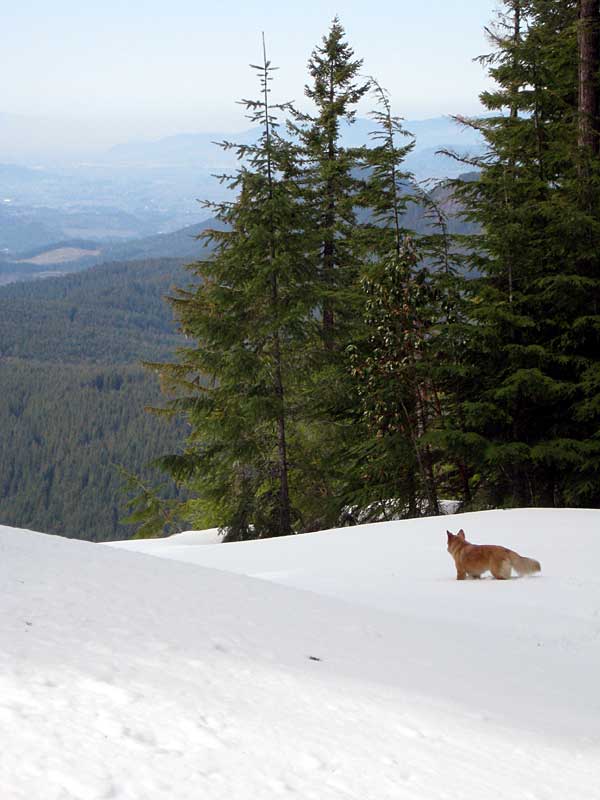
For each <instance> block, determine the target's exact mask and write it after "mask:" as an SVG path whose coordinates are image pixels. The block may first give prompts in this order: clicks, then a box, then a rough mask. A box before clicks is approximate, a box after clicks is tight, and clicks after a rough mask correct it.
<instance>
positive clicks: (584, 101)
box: [577, 0, 600, 158]
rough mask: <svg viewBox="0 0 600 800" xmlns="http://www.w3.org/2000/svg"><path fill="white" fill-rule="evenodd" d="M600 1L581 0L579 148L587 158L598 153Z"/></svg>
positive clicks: (599, 141) (578, 35) (578, 37)
mask: <svg viewBox="0 0 600 800" xmlns="http://www.w3.org/2000/svg"><path fill="white" fill-rule="evenodd" d="M599 24H600V7H599V4H598V0H579V28H578V31H577V42H578V47H579V147H580V148H581V149H582V150H583V151H584V158H585V157H586V156H590V155H598V152H599V150H600V139H599V137H598V106H599V103H598V66H599V64H600V53H599V46H600V37H599Z"/></svg>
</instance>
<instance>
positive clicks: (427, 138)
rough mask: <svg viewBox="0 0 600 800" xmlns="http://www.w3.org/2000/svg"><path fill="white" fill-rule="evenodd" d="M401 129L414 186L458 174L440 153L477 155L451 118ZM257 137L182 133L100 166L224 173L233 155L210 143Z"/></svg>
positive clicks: (116, 152) (348, 129)
mask: <svg viewBox="0 0 600 800" xmlns="http://www.w3.org/2000/svg"><path fill="white" fill-rule="evenodd" d="M404 127H405V129H406V130H407V131H408V132H410V133H411V134H412V135H413V136H414V137H415V138H416V147H415V150H414V151H413V153H412V154H411V155H410V156H409V157H408V159H407V162H406V166H407V167H408V169H410V170H413V171H414V172H415V174H416V177H417V179H418V180H424V179H427V178H432V177H435V178H443V177H455V176H456V175H457V174H459V173H460V171H461V168H460V164H458V165H457V163H456V162H454V161H452V159H449V158H447V157H443V156H438V155H436V152H437V150H439V149H442V148H449V149H457V150H458V151H459V152H461V153H466V152H480V151H481V149H482V138H481V136H480V134H478V133H477V131H474V130H472V129H471V128H464V127H462V126H460V125H458V124H457V123H456V122H454V120H452V119H451V118H450V117H434V118H432V119H424V120H407V121H406V122H405V123H404ZM374 130H375V123H374V122H373V121H372V120H370V119H366V118H360V117H359V118H358V119H356V120H355V122H354V123H352V124H346V125H345V126H344V127H343V130H342V136H343V140H344V142H345V143H346V144H347V145H348V146H352V147H356V146H359V145H362V144H365V143H366V142H368V141H369V134H370V133H371V132H372V131H374ZM257 136H258V130H257V129H250V130H246V131H242V132H240V133H185V134H178V135H177V136H169V137H166V138H164V139H158V140H156V141H147V142H129V143H126V144H122V145H118V146H116V147H113V148H111V149H110V150H109V151H108V152H107V153H106V155H105V157H104V163H106V164H113V165H114V164H126V165H128V166H133V165H137V166H140V165H145V166H147V167H150V166H153V167H158V166H161V167H166V166H171V167H174V166H182V165H185V164H189V165H192V164H195V165H198V164H203V165H205V166H209V165H212V166H214V167H215V168H218V167H221V168H224V167H227V166H234V165H235V161H236V159H235V152H234V151H225V152H224V151H223V150H222V149H221V148H219V147H218V146H217V145H216V144H215V142H220V141H223V140H224V139H227V140H229V141H233V142H236V143H239V144H250V143H252V142H254V141H256V138H257ZM462 170H464V167H462Z"/></svg>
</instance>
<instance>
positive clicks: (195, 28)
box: [0, 0, 497, 139]
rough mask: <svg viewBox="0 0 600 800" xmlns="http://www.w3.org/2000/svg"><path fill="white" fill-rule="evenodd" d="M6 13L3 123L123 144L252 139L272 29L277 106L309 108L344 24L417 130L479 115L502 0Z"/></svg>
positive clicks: (69, 3) (70, 6)
mask: <svg viewBox="0 0 600 800" xmlns="http://www.w3.org/2000/svg"><path fill="white" fill-rule="evenodd" d="M12 6H13V7H12V8H11V9H10V10H8V11H6V10H5V11H3V13H2V17H1V19H2V27H3V34H2V53H1V55H0V59H1V61H2V62H4V63H0V66H1V69H0V111H5V112H11V113H19V114H26V115H42V116H46V117H55V116H61V117H64V116H68V117H72V118H74V119H83V120H87V121H88V122H91V123H92V124H93V125H94V126H96V127H97V131H98V135H102V134H103V133H107V132H108V131H109V130H110V131H112V133H113V135H114V136H115V138H117V139H123V137H124V136H141V135H144V136H150V137H152V136H162V135H166V134H169V133H175V132H178V131H191V130H227V129H232V130H233V129H240V128H243V127H244V125H245V122H244V120H243V117H242V115H241V112H240V109H239V107H237V106H236V105H235V101H236V100H237V99H239V98H240V97H241V96H254V94H255V82H254V78H253V76H252V74H251V71H250V70H249V69H248V68H247V65H248V63H249V62H255V61H256V60H257V59H259V58H260V32H261V31H262V30H264V31H265V35H266V37H267V43H268V47H269V52H270V56H271V60H272V61H273V63H274V64H276V65H278V66H279V67H280V72H279V74H278V81H277V84H276V85H275V87H274V95H275V96H277V97H279V98H281V99H295V100H297V101H302V97H303V86H304V83H305V82H306V69H305V67H306V61H307V59H308V57H309V55H310V51H311V49H312V48H313V46H314V45H315V44H316V43H317V42H318V41H319V40H320V38H321V36H322V35H323V34H324V33H325V32H326V31H327V29H328V27H329V24H330V22H331V19H332V18H333V16H334V15H335V14H339V16H340V18H341V21H342V24H343V25H344V27H345V28H346V32H347V36H348V40H349V41H350V43H351V44H352V46H353V47H354V50H355V53H356V55H357V56H358V57H361V58H363V59H364V62H365V63H364V70H365V73H368V74H372V75H375V76H376V77H377V78H378V79H379V81H380V82H381V83H382V84H383V85H384V86H386V87H387V88H388V89H390V91H391V92H392V97H393V105H394V110H395V112H396V113H398V114H401V115H402V116H404V117H407V118H409V119H417V118H423V117H431V116H437V115H439V114H448V113H455V112H465V113H471V112H473V111H475V110H476V109H477V108H478V101H477V95H478V93H479V91H481V89H482V88H483V86H484V84H485V78H484V75H483V72H482V70H481V67H480V66H479V65H478V64H476V63H473V60H472V59H473V58H474V57H475V56H477V55H478V54H480V53H481V52H485V51H486V49H487V45H486V43H485V38H484V34H483V26H484V25H485V24H487V23H488V22H489V20H490V18H491V16H492V13H493V10H494V8H496V6H497V3H496V1H495V0H458V2H451V1H449V0H421V2H415V1H414V0H410V1H409V0H396V1H395V2H392V1H391V0H378V2H376V3H368V2H364V0H363V2H354V0H345V1H342V0H339V1H338V2H336V3H331V2H329V1H328V0H325V1H324V2H316V0H305V2H303V3H301V4H298V5H293V6H292V5H289V4H285V3H276V2H272V0H263V2H251V3H244V2H240V0H221V1H219V0H214V2H211V3H206V2H204V1H203V0H195V1H194V2H192V0H170V2H166V1H165V0H160V2H159V0H147V2H143V3H142V2H137V1H136V0H131V2H127V0H121V1H120V2H116V0H104V2H102V3H101V4H100V3H98V6H97V7H92V6H90V5H89V4H87V3H86V2H85V0H79V1H78V2H74V0H53V1H52V2H50V0H18V2H14V3H12Z"/></svg>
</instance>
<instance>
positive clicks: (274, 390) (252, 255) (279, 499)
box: [162, 52, 315, 539]
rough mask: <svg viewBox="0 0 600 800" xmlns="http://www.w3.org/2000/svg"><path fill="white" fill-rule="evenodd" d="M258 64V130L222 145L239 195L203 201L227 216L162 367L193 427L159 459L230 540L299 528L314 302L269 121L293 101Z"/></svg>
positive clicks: (288, 170) (183, 304)
mask: <svg viewBox="0 0 600 800" xmlns="http://www.w3.org/2000/svg"><path fill="white" fill-rule="evenodd" d="M253 68H254V69H255V70H256V71H257V73H258V75H259V78H260V86H261V96H260V98H259V99H257V100H244V101H242V102H243V104H244V106H245V108H246V109H247V110H248V114H249V118H250V119H251V121H252V122H254V123H255V124H257V125H259V126H260V130H261V135H260V138H259V140H258V141H257V143H256V144H252V145H235V144H232V143H228V142H225V143H224V144H223V146H224V147H226V148H233V149H235V151H236V153H237V155H238V158H239V159H240V161H241V166H240V168H239V170H238V171H237V173H236V174H235V175H234V176H231V177H228V176H225V177H224V180H226V181H227V182H228V184H229V185H230V187H231V188H232V189H233V190H237V192H238V196H237V199H235V200H233V201H231V202H225V203H219V204H207V205H209V206H210V207H211V209H212V210H213V211H214V212H215V214H216V216H217V218H218V219H219V220H220V221H221V222H222V223H224V230H213V231H211V232H209V236H210V237H211V238H212V239H213V240H214V241H215V242H216V246H217V248H216V254H215V257H214V258H213V259H211V260H210V261H208V262H203V263H200V264H197V265H195V271H196V272H197V274H198V275H199V276H200V278H201V280H202V283H201V285H200V286H199V288H198V289H197V290H195V291H193V292H185V291H181V292H179V293H178V295H177V296H176V297H174V298H173V299H172V303H173V305H174V307H175V310H176V313H177V316H178V318H179V321H180V324H181V329H182V331H183V333H184V334H185V335H186V336H187V337H189V338H191V339H194V340H195V341H196V344H195V345H194V346H193V347H192V348H190V349H188V350H184V351H182V352H181V353H180V358H179V362H178V363H177V364H175V365H171V366H169V365H163V366H162V372H163V376H164V379H165V381H166V382H167V383H169V382H171V383H172V384H173V385H175V386H176V387H179V389H180V390H181V388H182V387H183V388H184V389H187V391H188V394H187V397H184V398H180V399H178V400H176V401H174V402H173V403H172V408H173V409H174V410H183V411H184V412H185V413H186V414H187V418H188V421H189V423H190V425H191V434H190V437H189V440H188V447H187V450H186V452H185V453H184V454H183V455H182V456H172V457H167V458H165V459H163V465H164V466H165V467H166V468H168V469H170V471H171V473H172V474H173V475H174V476H175V477H176V478H179V479H184V480H185V481H186V483H187V484H188V485H190V486H191V488H192V489H193V490H194V492H195V493H196V499H195V500H194V501H191V502H190V504H189V505H188V516H191V517H192V519H193V520H194V519H195V521H196V522H197V524H218V525H220V526H221V527H223V528H224V529H225V531H226V532H227V536H228V538H229V539H243V538H254V537H261V536H275V535H284V534H289V533H293V532H294V531H295V530H297V529H298V519H297V513H296V510H295V508H294V505H293V500H292V497H291V488H290V457H289V448H290V436H293V433H292V432H291V428H292V427H293V423H292V422H291V418H292V417H293V412H292V402H291V398H290V394H291V386H292V385H293V383H294V381H296V380H298V376H300V375H302V372H303V369H302V339H303V336H304V335H305V334H304V328H303V323H304V322H305V321H306V320H307V319H308V318H309V316H310V310H311V307H312V306H313V305H314V302H315V300H314V297H312V295H311V291H310V284H307V280H306V275H307V267H306V256H305V248H304V244H303V237H302V230H303V227H304V226H303V224H302V221H301V215H302V214H303V213H304V211H303V206H302V204H301V203H300V202H299V200H298V192H297V187H296V185H295V183H294V180H293V177H292V175H293V172H294V168H293V164H292V161H291V149H290V147H289V146H288V144H287V143H286V141H285V140H284V139H283V138H282V137H281V135H280V133H279V129H278V121H277V118H276V113H277V112H278V111H284V110H287V108H288V106H287V104H278V105H277V104H273V103H271V101H270V91H271V90H270V84H271V81H272V73H273V71H274V69H275V68H274V67H273V66H272V65H271V64H270V62H269V61H268V60H267V57H266V52H265V53H264V59H263V63H262V64H261V65H259V66H254V67H253ZM199 520H200V521H199Z"/></svg>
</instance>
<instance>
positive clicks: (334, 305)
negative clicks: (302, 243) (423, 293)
mask: <svg viewBox="0 0 600 800" xmlns="http://www.w3.org/2000/svg"><path fill="white" fill-rule="evenodd" d="M344 37H345V31H344V28H343V27H342V25H341V23H340V21H339V19H338V18H337V17H336V18H335V19H334V20H333V23H332V25H331V28H330V30H329V33H328V34H327V36H325V37H323V40H322V43H321V44H320V45H319V46H317V47H315V49H314V50H313V52H312V55H311V57H310V60H309V62H308V71H309V75H310V77H311V79H312V83H311V84H310V85H307V86H306V87H305V93H306V96H307V97H308V98H309V99H310V100H311V101H312V102H313V104H314V106H315V111H314V113H313V114H297V115H296V124H295V125H294V126H293V129H294V132H295V134H296V135H297V136H298V137H299V140H300V143H301V154H302V157H303V162H304V168H305V169H304V192H305V198H306V201H307V203H308V204H309V206H310V207H311V209H312V213H313V220H314V221H313V225H314V231H315V234H316V242H315V243H316V247H317V251H316V252H315V253H314V257H315V259H316V261H317V276H318V282H319V295H320V297H319V305H320V311H321V318H322V336H323V343H324V346H325V348H326V349H327V350H334V349H335V348H336V347H339V345H340V342H343V341H344V336H345V335H346V329H345V326H344V322H343V321H344V320H347V319H348V318H349V317H350V316H351V314H350V310H349V308H348V306H349V302H350V300H349V295H348V289H349V287H351V286H352V285H353V283H355V281H356V276H357V256H356V253H355V250H354V247H353V241H354V240H353V236H352V234H353V231H354V228H355V225H356V215H355V204H356V195H357V193H358V190H359V186H360V184H359V181H358V180H357V178H356V176H355V174H354V171H355V170H356V168H357V167H358V164H359V155H358V153H357V152H356V151H354V150H353V149H352V148H347V147H345V146H344V145H343V142H342V134H343V125H348V124H351V123H352V122H354V119H355V116H356V105H357V103H358V102H359V101H360V99H361V98H362V97H363V96H364V95H365V93H366V92H367V91H368V89H369V83H368V81H364V80H363V81H361V80H360V77H359V75H360V69H361V67H362V60H359V59H355V58H354V51H353V50H352V48H351V47H350V45H349V44H348V42H346V41H345V38H344Z"/></svg>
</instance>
